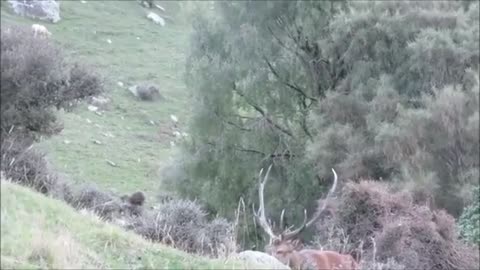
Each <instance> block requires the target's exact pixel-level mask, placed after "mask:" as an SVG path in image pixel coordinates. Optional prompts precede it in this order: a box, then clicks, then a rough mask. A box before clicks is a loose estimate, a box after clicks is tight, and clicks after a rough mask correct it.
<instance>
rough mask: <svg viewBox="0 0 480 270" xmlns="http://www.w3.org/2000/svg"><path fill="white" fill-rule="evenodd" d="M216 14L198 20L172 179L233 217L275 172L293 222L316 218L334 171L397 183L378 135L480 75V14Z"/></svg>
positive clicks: (415, 10) (267, 7)
mask: <svg viewBox="0 0 480 270" xmlns="http://www.w3.org/2000/svg"><path fill="white" fill-rule="evenodd" d="M215 10H216V11H217V12H216V13H215V16H209V18H208V19H207V18H206V17H203V16H201V15H199V16H198V17H197V18H196V19H195V21H194V32H193V34H192V46H191V50H190V55H189V58H188V65H187V84H188V86H189V87H190V88H192V89H193V91H194V94H195V100H196V101H195V102H196V104H195V106H194V114H193V115H194V117H193V119H192V122H191V125H190V129H191V130H190V133H191V134H192V137H191V141H190V142H189V143H187V144H186V145H185V146H184V151H183V154H182V155H181V156H179V159H180V165H178V166H177V167H176V168H177V170H176V171H174V170H173V169H172V168H168V170H167V171H168V172H169V173H170V175H169V176H166V177H165V179H166V182H167V183H169V184H170V185H171V186H173V187H174V188H175V189H176V190H177V191H179V192H180V193H181V194H182V195H185V196H188V197H195V198H200V199H201V200H203V201H205V202H206V203H207V204H208V205H209V206H210V207H211V208H212V209H211V210H216V211H218V212H219V213H220V214H222V215H232V214H233V210H234V209H235V208H236V205H237V202H238V200H239V199H240V197H243V198H244V199H245V201H246V202H248V203H249V204H252V203H254V202H255V198H256V196H255V192H256V177H257V173H258V171H259V169H260V168H262V167H267V166H268V165H269V164H271V163H273V164H274V167H273V168H274V169H273V171H272V175H271V177H272V178H273V179H272V182H271V189H270V190H268V191H267V194H266V197H267V198H270V202H268V204H269V205H268V208H269V209H272V210H273V212H274V213H280V210H281V209H280V207H281V206H284V205H288V206H289V209H288V211H287V219H288V220H290V222H295V221H298V220H299V219H301V218H302V217H303V207H305V206H307V208H308V210H309V211H311V210H312V209H313V208H314V206H315V203H314V199H317V198H319V197H320V195H321V193H322V191H323V190H324V186H326V185H325V184H326V183H327V182H328V179H330V178H331V175H330V173H329V171H330V168H331V167H334V168H336V169H337V171H339V174H340V178H341V179H346V178H352V179H355V178H362V177H371V178H376V179H379V178H383V179H393V178H394V177H396V176H398V175H400V168H399V166H398V163H395V162H391V157H388V156H387V155H388V154H389V153H387V152H386V151H385V149H384V147H382V145H380V144H377V142H376V140H377V139H376V138H377V135H378V134H379V133H381V132H382V129H383V128H385V127H386V126H387V125H388V124H392V125H395V123H396V119H397V118H398V115H399V111H398V109H399V108H405V109H412V110H415V109H418V108H422V107H424V106H425V105H424V104H423V103H422V102H425V101H426V100H422V99H421V98H420V97H421V96H422V95H425V94H434V93H435V90H434V89H441V88H443V87H445V86H446V85H452V87H453V89H454V91H461V89H469V87H471V85H473V84H472V82H473V81H472V80H471V72H469V69H471V70H473V71H474V70H478V59H479V53H478V50H474V49H473V48H477V47H478V35H477V36H476V34H478V27H477V26H476V25H478V15H476V14H478V5H471V6H470V7H469V9H467V11H464V9H463V6H462V5H461V3H459V2H448V3H445V2H434V1H432V2H423V1H422V2H409V1H395V2H392V1H383V2H378V1H376V2H374V1H372V2H356V1H352V2H322V1H281V2H263V1H242V2H221V3H220V2H219V3H216V8H215ZM476 46H477V47H476ZM469 78H470V79H469ZM439 166H441V165H439ZM327 185H328V183H327ZM274 218H276V217H275V216H274Z"/></svg>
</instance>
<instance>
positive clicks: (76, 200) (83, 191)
mask: <svg viewBox="0 0 480 270" xmlns="http://www.w3.org/2000/svg"><path fill="white" fill-rule="evenodd" d="M69 203H70V204H71V205H72V206H73V207H75V208H77V209H88V210H91V211H93V212H94V213H96V214H97V215H99V216H100V217H101V218H103V219H105V220H113V219H114V218H118V217H119V215H120V213H121V211H122V210H123V209H124V208H125V207H124V205H123V204H122V203H121V201H120V199H119V198H118V196H115V195H114V194H111V193H107V192H104V191H101V190H99V189H98V188H97V187H95V186H93V185H85V186H81V187H79V188H78V189H77V190H76V191H75V192H74V194H73V198H72V200H71V201H70V202H69Z"/></svg>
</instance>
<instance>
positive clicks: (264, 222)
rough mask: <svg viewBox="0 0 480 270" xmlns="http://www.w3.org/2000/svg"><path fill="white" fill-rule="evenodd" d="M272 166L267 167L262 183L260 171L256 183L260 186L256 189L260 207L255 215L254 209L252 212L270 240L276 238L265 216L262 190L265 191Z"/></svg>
mask: <svg viewBox="0 0 480 270" xmlns="http://www.w3.org/2000/svg"><path fill="white" fill-rule="evenodd" d="M272 166H273V164H272V165H270V166H269V167H268V170H267V173H266V174H265V177H264V178H263V181H262V172H263V168H262V169H261V170H260V174H259V176H258V181H259V184H260V186H259V187H258V197H259V203H260V206H259V208H258V211H257V212H256V213H255V209H254V212H253V215H254V216H255V218H256V219H257V221H258V223H259V224H260V226H261V227H262V228H263V230H265V232H266V233H267V234H268V235H269V236H270V238H271V239H273V238H276V236H275V234H274V233H273V231H272V228H271V227H270V225H269V224H268V221H267V217H266V215H265V202H264V199H263V190H264V189H265V184H266V183H267V181H268V176H269V175H270V170H271V169H272Z"/></svg>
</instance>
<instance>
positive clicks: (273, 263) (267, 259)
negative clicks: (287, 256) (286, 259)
mask: <svg viewBox="0 0 480 270" xmlns="http://www.w3.org/2000/svg"><path fill="white" fill-rule="evenodd" d="M234 258H235V259H237V260H240V261H243V262H244V263H245V264H246V265H245V266H246V267H247V269H284V270H289V269H290V267H288V266H286V265H285V264H283V263H281V262H280V261H279V260H278V259H277V258H275V257H273V256H271V255H268V254H267V253H264V252H260V251H254V250H245V251H242V252H240V253H238V254H236V255H234Z"/></svg>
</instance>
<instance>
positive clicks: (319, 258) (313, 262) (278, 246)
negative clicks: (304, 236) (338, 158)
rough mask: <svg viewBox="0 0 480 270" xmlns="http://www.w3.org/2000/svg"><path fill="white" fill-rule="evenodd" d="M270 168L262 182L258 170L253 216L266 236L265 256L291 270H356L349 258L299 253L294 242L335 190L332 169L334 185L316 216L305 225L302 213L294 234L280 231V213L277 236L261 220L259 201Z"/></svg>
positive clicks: (262, 209) (326, 253) (316, 252)
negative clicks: (255, 206)
mask: <svg viewBox="0 0 480 270" xmlns="http://www.w3.org/2000/svg"><path fill="white" fill-rule="evenodd" d="M271 169H272V166H271V165H270V167H269V168H268V170H267V173H266V174H265V177H264V178H263V181H262V172H263V169H262V170H260V175H259V182H260V186H259V189H258V195H259V203H260V206H259V209H258V211H257V212H256V213H255V211H254V215H255V218H256V220H257V222H258V223H259V224H260V226H261V227H262V228H263V230H264V231H265V232H266V233H267V234H268V235H269V237H270V241H269V245H268V246H267V248H266V249H267V250H266V251H267V253H269V254H270V255H272V256H274V257H276V258H277V259H278V260H279V261H281V262H282V263H284V264H286V265H288V266H290V267H291V268H292V269H298V270H301V269H312V268H313V269H322V270H340V269H345V270H346V269H348V270H356V269H358V266H357V263H356V261H355V260H354V259H353V257H352V256H351V255H346V254H340V253H338V252H335V251H322V250H315V249H302V247H301V245H300V241H299V240H297V239H295V238H296V237H297V236H298V235H299V234H300V233H301V232H302V231H303V230H305V229H306V228H308V227H310V226H311V225H312V224H314V223H315V222H316V221H317V220H318V218H319V217H320V215H321V214H322V212H323V211H324V210H325V208H326V205H327V201H328V199H329V198H330V197H331V195H332V193H333V192H334V191H335V188H336V186H337V178H338V177H337V173H336V172H335V170H334V169H332V171H333V175H334V181H333V186H332V187H331V189H330V191H329V192H328V194H327V197H326V199H325V203H324V204H323V206H322V208H321V209H320V210H319V211H317V212H316V214H315V215H314V216H313V217H312V218H311V219H310V220H309V221H308V222H307V211H306V210H304V220H303V223H302V225H301V226H300V227H298V228H297V229H295V230H290V229H288V228H287V229H283V224H284V222H283V216H284V213H285V210H283V211H282V214H281V216H280V226H281V230H282V232H281V233H280V234H279V235H276V234H274V233H273V230H272V227H271V226H270V224H269V222H268V221H267V218H266V216H265V203H264V200H263V190H264V188H265V184H266V183H267V181H268V176H269V174H270V170H271Z"/></svg>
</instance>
